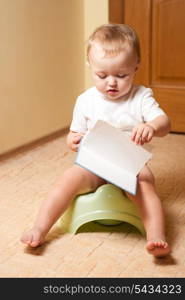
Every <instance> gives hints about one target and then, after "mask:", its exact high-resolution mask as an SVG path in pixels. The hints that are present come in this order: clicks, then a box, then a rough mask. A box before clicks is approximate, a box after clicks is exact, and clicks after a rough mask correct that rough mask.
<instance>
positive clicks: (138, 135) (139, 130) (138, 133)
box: [134, 128, 143, 144]
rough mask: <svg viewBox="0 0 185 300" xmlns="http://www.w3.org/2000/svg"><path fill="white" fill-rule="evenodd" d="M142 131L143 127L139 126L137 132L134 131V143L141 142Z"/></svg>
mask: <svg viewBox="0 0 185 300" xmlns="http://www.w3.org/2000/svg"><path fill="white" fill-rule="evenodd" d="M142 133H143V128H139V129H138V130H137V133H136V135H135V139H134V140H135V142H136V144H139V143H141V139H142Z"/></svg>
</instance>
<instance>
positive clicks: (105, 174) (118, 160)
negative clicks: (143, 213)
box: [75, 120, 152, 194]
mask: <svg viewBox="0 0 185 300" xmlns="http://www.w3.org/2000/svg"><path fill="white" fill-rule="evenodd" d="M151 157H152V154H151V153H150V152H148V151H146V150H145V149H144V148H143V147H141V146H139V145H136V144H135V143H134V142H133V141H131V139H130V137H128V136H126V135H125V133H124V132H123V131H121V130H120V129H118V128H115V127H113V126H111V125H110V124H108V123H106V122H104V121H101V120H98V121H97V122H96V124H95V126H94V127H93V128H92V129H91V130H90V131H89V132H88V133H87V134H86V136H85V137H84V138H83V139H82V142H81V144H80V148H79V151H78V155H77V158H76V162H75V163H76V164H79V165H80V166H82V167H84V168H86V169H88V170H89V171H91V172H93V173H94V174H96V175H98V176H100V177H102V178H104V179H105V180H107V181H108V182H111V183H113V184H115V185H117V186H119V187H121V188H122V189H124V190H126V191H128V192H130V193H132V194H136V188H137V174H138V173H139V171H140V170H141V169H142V167H143V166H144V165H145V164H146V162H147V161H148V160H149V159H150V158H151Z"/></svg>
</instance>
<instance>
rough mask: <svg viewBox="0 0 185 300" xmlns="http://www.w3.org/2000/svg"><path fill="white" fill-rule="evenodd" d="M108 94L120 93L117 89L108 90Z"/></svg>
mask: <svg viewBox="0 0 185 300" xmlns="http://www.w3.org/2000/svg"><path fill="white" fill-rule="evenodd" d="M107 93H108V94H112V95H113V94H116V93H118V90H117V89H108V90H107Z"/></svg>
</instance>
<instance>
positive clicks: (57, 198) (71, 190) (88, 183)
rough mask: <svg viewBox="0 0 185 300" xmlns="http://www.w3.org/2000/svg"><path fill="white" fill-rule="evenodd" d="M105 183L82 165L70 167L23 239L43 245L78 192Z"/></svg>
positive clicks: (86, 190)
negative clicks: (49, 232)
mask: <svg viewBox="0 0 185 300" xmlns="http://www.w3.org/2000/svg"><path fill="white" fill-rule="evenodd" d="M104 183H106V182H105V181H104V180H103V179H101V178H100V177H98V176H96V175H94V174H92V173H91V172H89V171H87V170H85V169H83V168H81V167H80V166H77V165H74V166H73V167H71V168H70V169H68V170H67V171H66V172H65V173H64V174H63V175H62V177H61V178H60V180H59V181H58V182H57V183H56V185H55V186H54V188H53V189H52V191H51V192H50V194H49V196H48V198H47V199H46V200H45V201H44V202H43V204H42V205H41V207H40V210H39V213H38V216H37V218H36V220H35V223H34V226H33V228H32V229H31V230H29V231H27V232H25V233H24V234H23V236H22V238H21V241H22V242H23V243H25V244H27V245H30V246H32V247H37V246H39V245H41V244H42V243H43V242H44V239H45V236H46V234H47V233H48V231H49V230H50V228H51V227H52V225H53V224H54V223H55V222H56V221H57V219H58V218H59V217H60V216H61V215H62V214H63V213H64V211H65V210H66V209H67V207H68V206H69V204H70V203H71V201H72V200H73V199H74V198H75V197H76V196H77V195H78V194H83V193H87V192H90V191H93V190H95V189H96V188H97V187H98V186H100V185H102V184H104Z"/></svg>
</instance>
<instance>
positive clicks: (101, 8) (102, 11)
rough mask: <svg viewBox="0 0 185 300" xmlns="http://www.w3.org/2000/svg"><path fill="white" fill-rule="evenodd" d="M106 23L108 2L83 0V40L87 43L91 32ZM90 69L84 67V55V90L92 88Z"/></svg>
mask: <svg viewBox="0 0 185 300" xmlns="http://www.w3.org/2000/svg"><path fill="white" fill-rule="evenodd" d="M105 23H108V0H84V28H85V31H84V38H85V42H86V41H87V39H88V37H89V35H90V34H91V33H92V31H93V30H94V29H95V28H96V27H98V26H100V25H102V24H105ZM92 84H93V83H92V79H91V74H90V69H89V67H87V65H86V55H85V88H89V87H90V86H92Z"/></svg>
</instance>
